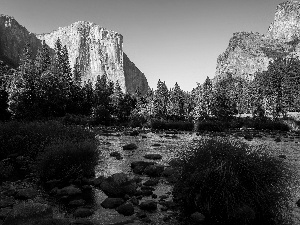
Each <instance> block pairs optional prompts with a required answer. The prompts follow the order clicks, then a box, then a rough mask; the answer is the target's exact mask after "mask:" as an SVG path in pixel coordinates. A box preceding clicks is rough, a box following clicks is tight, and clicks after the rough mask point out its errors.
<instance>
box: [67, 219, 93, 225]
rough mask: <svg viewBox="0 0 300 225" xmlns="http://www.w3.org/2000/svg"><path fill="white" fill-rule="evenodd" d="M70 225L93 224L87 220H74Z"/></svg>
mask: <svg viewBox="0 0 300 225" xmlns="http://www.w3.org/2000/svg"><path fill="white" fill-rule="evenodd" d="M71 225H94V223H93V222H92V221H89V220H88V219H83V218H80V219H77V220H75V221H74V222H73V223H72V224H71Z"/></svg>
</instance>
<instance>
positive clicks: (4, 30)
mask: <svg viewBox="0 0 300 225" xmlns="http://www.w3.org/2000/svg"><path fill="white" fill-rule="evenodd" d="M25 43H29V44H30V45H31V46H32V52H33V54H36V52H37V49H38V48H39V47H41V41H40V40H38V39H37V38H36V36H35V34H33V33H30V32H29V31H28V30H27V29H26V28H25V27H23V26H22V25H20V24H19V23H18V22H17V21H16V20H15V19H14V18H13V17H11V16H6V15H2V14H0V60H2V61H4V62H5V63H7V64H9V65H10V66H13V67H16V66H17V65H18V64H19V60H20V58H19V56H20V54H21V53H22V50H23V47H24V46H25Z"/></svg>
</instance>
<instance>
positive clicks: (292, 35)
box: [215, 1, 300, 80]
mask: <svg viewBox="0 0 300 225" xmlns="http://www.w3.org/2000/svg"><path fill="white" fill-rule="evenodd" d="M299 37H300V2H297V1H288V2H284V3H281V4H279V5H278V6H277V9H276V12H275V19H274V22H272V23H271V25H270V26H269V29H268V32H267V33H266V34H259V33H253V32H237V33H234V34H233V37H232V38H231V39H230V41H229V45H228V47H227V49H226V50H225V52H224V53H222V54H221V55H219V57H218V59H217V68H216V74H215V80H217V79H220V78H222V77H226V74H228V73H230V74H232V75H233V77H235V76H236V77H242V78H245V79H250V80H251V79H253V77H254V75H255V73H256V72H260V71H264V70H267V68H268V65H269V62H270V61H271V60H273V59H274V58H276V57H279V56H280V57H290V56H292V55H299V54H300V45H299Z"/></svg>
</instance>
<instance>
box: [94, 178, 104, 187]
mask: <svg viewBox="0 0 300 225" xmlns="http://www.w3.org/2000/svg"><path fill="white" fill-rule="evenodd" d="M104 180H105V177H104V176H100V177H97V178H96V179H94V181H93V185H94V186H95V187H100V184H101V183H102V182H103V181H104Z"/></svg>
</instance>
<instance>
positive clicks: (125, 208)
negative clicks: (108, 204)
mask: <svg viewBox="0 0 300 225" xmlns="http://www.w3.org/2000/svg"><path fill="white" fill-rule="evenodd" d="M116 211H117V212H118V213H120V214H122V215H124V216H131V215H133V214H134V208H133V205H132V204H131V203H125V204H123V205H120V206H119V207H118V208H116Z"/></svg>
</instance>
